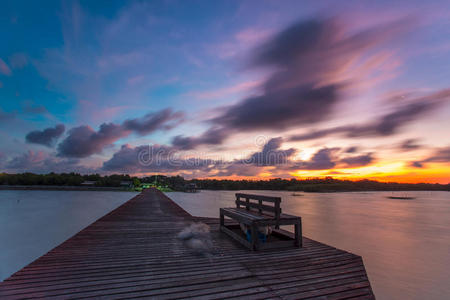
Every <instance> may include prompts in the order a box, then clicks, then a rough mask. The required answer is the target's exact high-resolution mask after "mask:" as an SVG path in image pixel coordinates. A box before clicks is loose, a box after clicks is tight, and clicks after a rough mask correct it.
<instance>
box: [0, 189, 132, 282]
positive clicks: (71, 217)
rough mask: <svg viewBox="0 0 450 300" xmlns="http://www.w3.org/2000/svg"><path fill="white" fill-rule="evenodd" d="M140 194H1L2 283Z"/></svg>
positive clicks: (42, 192)
mask: <svg viewBox="0 0 450 300" xmlns="http://www.w3.org/2000/svg"><path fill="white" fill-rule="evenodd" d="M134 195H136V193H125V192H87V191H70V192H69V191H0V280H4V279H5V278H7V277H9V276H10V275H11V274H12V273H14V272H16V271H17V270H19V269H21V268H22V267H24V266H25V265H27V264H29V263H30V262H32V261H33V260H35V259H36V258H38V257H40V256H41V255H43V254H45V253H46V252H47V251H49V250H51V249H52V248H54V247H55V246H57V245H59V244H60V243H62V242H63V241H65V240H66V239H68V238H69V237H71V236H72V235H74V234H76V233H77V232H78V231H80V230H81V229H83V228H84V227H86V226H87V225H89V224H91V223H92V222H94V221H95V220H97V219H98V218H100V217H102V216H103V215H105V214H106V213H108V212H110V211H111V210H113V209H114V208H116V207H118V206H119V205H120V204H122V203H124V202H126V201H127V200H129V199H130V198H132V197H133V196H134Z"/></svg>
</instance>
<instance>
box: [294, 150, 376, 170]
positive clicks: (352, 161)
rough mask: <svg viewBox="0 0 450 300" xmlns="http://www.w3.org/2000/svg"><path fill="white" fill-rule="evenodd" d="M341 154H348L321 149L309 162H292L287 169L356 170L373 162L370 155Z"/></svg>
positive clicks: (345, 151)
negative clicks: (343, 155)
mask: <svg viewBox="0 0 450 300" xmlns="http://www.w3.org/2000/svg"><path fill="white" fill-rule="evenodd" d="M355 151H356V149H355ZM355 151H354V152H355ZM354 152H353V153H354ZM343 153H348V149H347V150H344V151H341V149H340V148H322V149H320V150H318V151H317V152H316V153H315V154H314V155H313V156H312V157H311V159H310V160H308V161H292V162H291V163H290V164H288V165H287V167H288V169H290V170H327V169H333V168H357V167H363V166H367V165H369V164H371V163H372V162H373V161H374V158H373V156H372V154H371V153H368V154H361V155H354V156H345V157H341V155H342V154H343Z"/></svg>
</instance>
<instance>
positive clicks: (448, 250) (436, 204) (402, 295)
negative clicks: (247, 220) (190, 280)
mask: <svg viewBox="0 0 450 300" xmlns="http://www.w3.org/2000/svg"><path fill="white" fill-rule="evenodd" d="M244 192H245V191H244ZM247 192H249V193H253V194H264V195H276V196H281V197H282V205H281V206H282V208H283V211H284V212H286V213H292V214H296V215H300V216H302V220H303V234H304V235H305V236H307V237H310V238H312V239H315V240H318V241H320V242H324V243H326V244H329V245H332V246H335V247H337V248H341V249H344V250H348V251H350V252H353V253H356V254H358V255H361V256H362V257H363V259H364V263H365V265H366V269H367V271H368V274H369V278H370V281H371V284H372V287H373V289H374V292H375V295H376V297H377V299H382V300H383V299H450V282H449V278H450V193H449V192H408V193H403V192H402V193H394V195H396V196H403V195H405V194H407V195H408V196H414V197H416V199H414V200H392V199H387V198H386V196H391V195H393V193H392V192H365V193H336V194H307V193H303V196H292V192H275V191H247ZM234 194H235V192H234V191H202V192H200V193H195V194H188V193H168V196H169V197H170V198H172V199H173V200H174V201H176V202H177V203H178V204H179V205H181V206H182V207H183V208H185V209H186V210H187V211H188V212H189V213H191V214H193V215H197V216H205V217H218V214H219V208H220V207H224V206H234Z"/></svg>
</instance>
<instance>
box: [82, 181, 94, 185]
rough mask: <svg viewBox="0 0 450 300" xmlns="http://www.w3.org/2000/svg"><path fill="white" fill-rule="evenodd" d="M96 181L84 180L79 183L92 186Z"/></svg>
mask: <svg viewBox="0 0 450 300" xmlns="http://www.w3.org/2000/svg"><path fill="white" fill-rule="evenodd" d="M96 183H97V181H92V180H85V181H83V182H82V183H81V185H85V186H93V185H95V184H96Z"/></svg>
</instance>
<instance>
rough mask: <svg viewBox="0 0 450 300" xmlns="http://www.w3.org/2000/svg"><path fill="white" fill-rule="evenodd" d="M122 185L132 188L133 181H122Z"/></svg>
mask: <svg viewBox="0 0 450 300" xmlns="http://www.w3.org/2000/svg"><path fill="white" fill-rule="evenodd" d="M120 186H122V187H127V188H132V187H133V181H121V182H120Z"/></svg>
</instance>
